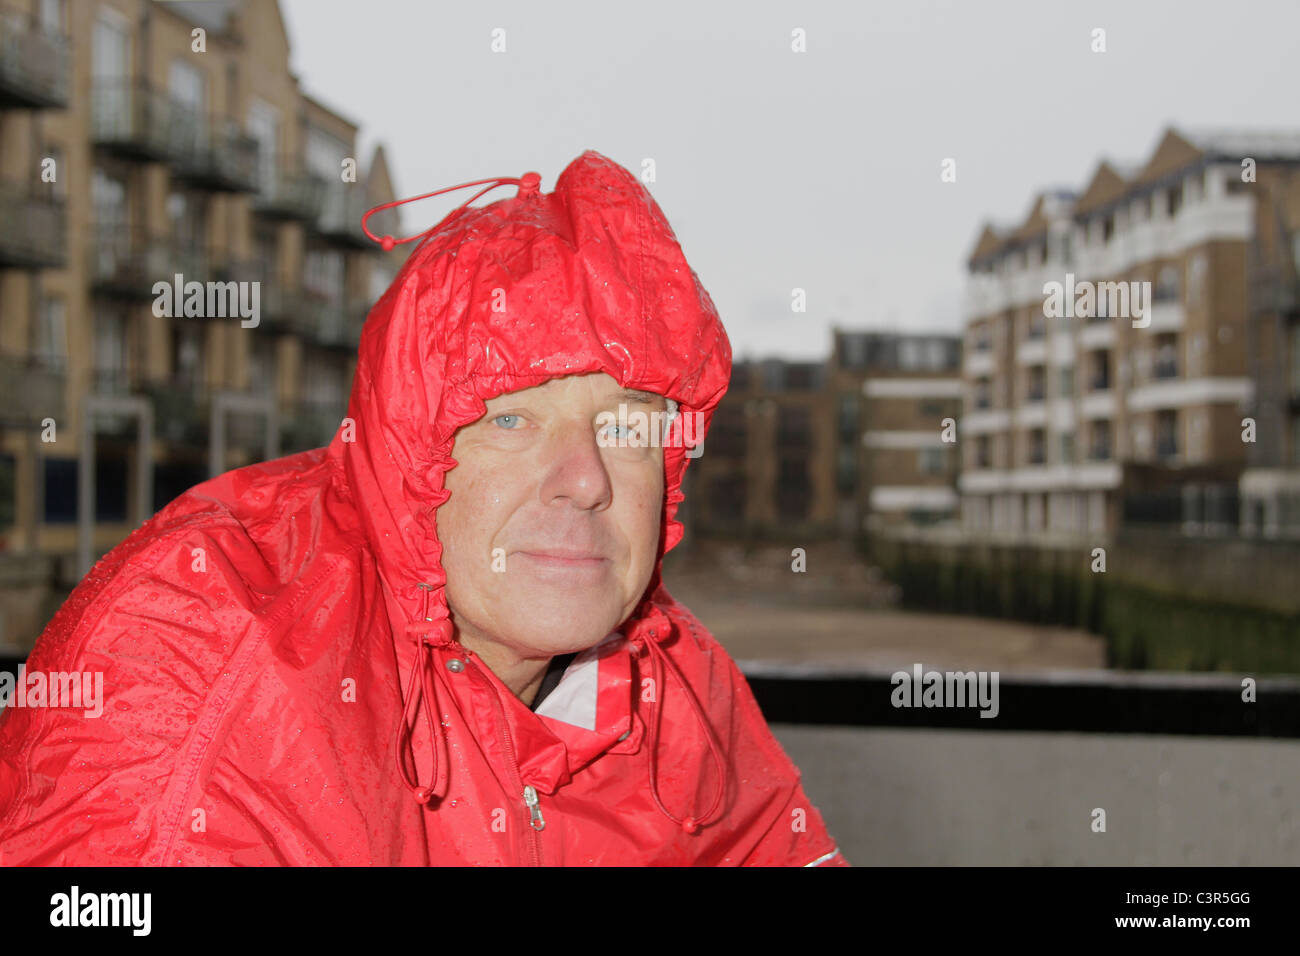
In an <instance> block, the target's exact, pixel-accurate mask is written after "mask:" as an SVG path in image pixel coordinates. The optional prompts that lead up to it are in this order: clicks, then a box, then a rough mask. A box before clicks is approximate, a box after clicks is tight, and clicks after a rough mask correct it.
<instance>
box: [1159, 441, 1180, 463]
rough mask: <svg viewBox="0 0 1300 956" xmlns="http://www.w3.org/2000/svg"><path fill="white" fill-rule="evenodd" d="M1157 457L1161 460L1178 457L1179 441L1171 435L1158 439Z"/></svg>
mask: <svg viewBox="0 0 1300 956" xmlns="http://www.w3.org/2000/svg"><path fill="white" fill-rule="evenodd" d="M1156 457H1157V458H1160V459H1167V458H1177V457H1178V441H1177V440H1176V439H1175V438H1173V437H1172V436H1169V435H1161V436H1158V437H1157V438H1156Z"/></svg>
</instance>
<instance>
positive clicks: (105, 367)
mask: <svg viewBox="0 0 1300 956" xmlns="http://www.w3.org/2000/svg"><path fill="white" fill-rule="evenodd" d="M94 334H95V384H96V388H97V390H99V391H101V392H108V393H109V394H118V393H121V392H125V391H127V390H128V389H127V383H126V379H127V368H126V322H125V320H124V319H123V318H122V316H121V314H119V313H117V312H104V313H102V314H100V315H97V316H96V317H95V330H94Z"/></svg>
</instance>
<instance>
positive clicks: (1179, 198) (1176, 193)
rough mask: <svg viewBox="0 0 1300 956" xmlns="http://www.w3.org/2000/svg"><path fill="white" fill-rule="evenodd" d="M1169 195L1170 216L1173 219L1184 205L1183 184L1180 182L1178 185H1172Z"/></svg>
mask: <svg viewBox="0 0 1300 956" xmlns="http://www.w3.org/2000/svg"><path fill="white" fill-rule="evenodd" d="M1167 197H1168V202H1169V218H1170V219H1173V218H1174V217H1175V216H1177V215H1178V210H1179V209H1180V208H1181V207H1182V205H1183V184H1182V183H1179V184H1178V185H1177V186H1170V187H1169V190H1168V193H1167Z"/></svg>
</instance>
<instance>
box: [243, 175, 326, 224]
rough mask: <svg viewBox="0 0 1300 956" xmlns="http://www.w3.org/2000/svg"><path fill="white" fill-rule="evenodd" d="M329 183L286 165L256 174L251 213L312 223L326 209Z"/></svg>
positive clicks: (270, 217) (269, 217)
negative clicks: (326, 193)
mask: <svg viewBox="0 0 1300 956" xmlns="http://www.w3.org/2000/svg"><path fill="white" fill-rule="evenodd" d="M328 185H329V184H328V183H327V182H326V181H325V180H324V179H322V178H321V177H320V176H317V175H316V174H314V173H309V172H305V171H303V170H300V169H298V168H297V166H296V164H294V163H289V162H286V163H284V164H282V165H277V166H275V167H274V168H270V169H265V168H264V169H263V170H261V172H260V173H259V175H258V183H257V193H256V195H254V197H253V211H254V212H255V213H257V214H258V215H259V216H264V217H265V218H267V219H274V220H284V221H296V222H314V221H316V220H317V219H319V218H320V217H321V215H322V213H323V212H324V210H325V190H326V188H327V187H328Z"/></svg>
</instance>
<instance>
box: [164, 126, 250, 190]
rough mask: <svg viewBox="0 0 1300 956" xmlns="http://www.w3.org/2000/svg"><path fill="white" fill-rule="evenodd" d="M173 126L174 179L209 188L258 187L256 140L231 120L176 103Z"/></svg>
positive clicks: (246, 188)
mask: <svg viewBox="0 0 1300 956" xmlns="http://www.w3.org/2000/svg"><path fill="white" fill-rule="evenodd" d="M172 128H173V130H174V131H175V133H176V135H177V146H178V148H177V153H176V157H175V173H176V178H177V179H181V180H184V181H185V182H188V183H190V184H191V185H193V186H196V187H198V188H200V189H206V190H210V191H212V192H225V193H252V192H256V191H257V188H258V174H257V149H258V147H257V140H255V139H253V138H252V137H251V136H248V135H246V134H245V133H244V132H243V131H242V130H240V128H239V126H238V124H236V123H235V122H234V121H233V120H229V119H225V118H223V117H205V116H203V115H201V114H198V113H194V112H191V111H189V110H186V109H183V108H179V107H178V108H175V112H174V114H173V122H172Z"/></svg>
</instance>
